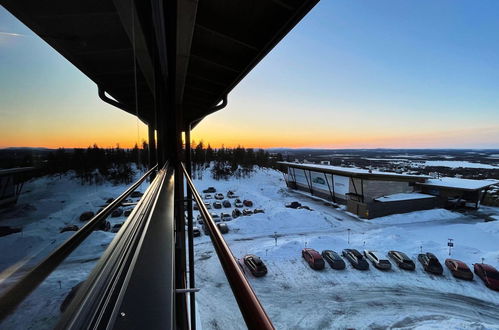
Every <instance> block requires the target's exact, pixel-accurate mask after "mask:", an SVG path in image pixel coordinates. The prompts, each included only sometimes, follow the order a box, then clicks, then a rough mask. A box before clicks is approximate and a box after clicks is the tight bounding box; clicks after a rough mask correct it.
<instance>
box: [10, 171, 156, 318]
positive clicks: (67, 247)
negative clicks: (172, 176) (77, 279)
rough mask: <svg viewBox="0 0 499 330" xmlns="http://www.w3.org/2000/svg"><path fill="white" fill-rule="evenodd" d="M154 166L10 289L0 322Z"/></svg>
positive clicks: (140, 182)
mask: <svg viewBox="0 0 499 330" xmlns="http://www.w3.org/2000/svg"><path fill="white" fill-rule="evenodd" d="M156 167H157V166H154V167H153V168H151V169H150V170H149V171H147V172H146V173H145V174H144V175H143V176H142V177H141V178H140V179H139V180H137V181H136V182H135V183H134V184H133V185H131V186H130V187H129V188H128V189H127V190H125V192H123V193H122V194H121V195H120V196H119V197H117V198H116V199H115V200H114V201H112V202H111V203H110V204H109V205H107V206H106V207H105V208H104V209H102V210H101V211H100V212H98V213H97V214H96V215H95V216H94V217H93V218H92V219H90V220H89V221H88V222H87V224H86V225H85V226H83V227H81V228H80V230H78V231H77V232H76V233H74V234H73V236H71V237H70V238H69V239H67V240H66V241H65V242H64V243H63V244H62V245H61V246H59V247H58V248H57V249H56V250H54V251H53V252H52V253H51V254H50V255H49V256H47V257H46V258H45V259H43V260H42V261H41V262H40V263H38V264H37V265H36V266H35V267H33V268H32V269H31V270H30V271H29V272H28V273H27V274H26V275H24V276H23V277H22V278H21V279H20V280H19V281H17V282H16V283H15V284H14V285H12V286H11V287H10V288H8V289H7V290H6V291H5V292H4V293H3V294H2V296H1V297H0V321H3V320H4V319H5V318H6V317H7V316H9V315H10V314H11V313H12V312H13V311H14V310H15V308H16V307H17V306H18V305H19V304H20V303H21V302H22V301H23V300H24V299H25V298H26V297H27V296H28V295H29V294H30V293H31V292H33V291H34V290H35V289H36V288H37V287H38V285H40V283H42V282H43V281H44V280H45V278H46V277H47V276H48V275H50V273H52V271H54V269H55V268H57V266H59V265H60V264H61V262H62V261H64V259H66V257H67V256H68V255H69V254H71V252H73V251H74V250H75V249H76V248H77V247H78V246H79V245H80V244H81V243H82V242H83V241H84V240H85V239H86V238H87V237H88V236H89V235H90V234H91V233H92V232H93V231H94V230H95V229H96V228H97V226H99V225H100V223H101V221H103V220H104V219H105V218H107V217H108V216H109V214H110V213H111V212H112V211H113V210H114V209H115V208H116V207H118V206H119V205H120V204H121V203H122V202H123V201H124V200H125V199H126V198H127V197H128V196H129V195H130V194H131V193H132V192H133V191H135V190H136V189H137V188H138V187H139V186H140V185H141V184H142V182H144V180H145V179H147V177H148V176H149V175H150V174H151V173H153V172H154V171H155V170H156Z"/></svg>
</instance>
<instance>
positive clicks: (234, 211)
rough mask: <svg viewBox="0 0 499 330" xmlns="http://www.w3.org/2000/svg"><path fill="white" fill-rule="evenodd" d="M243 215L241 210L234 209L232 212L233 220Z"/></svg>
mask: <svg viewBox="0 0 499 330" xmlns="http://www.w3.org/2000/svg"><path fill="white" fill-rule="evenodd" d="M241 215H243V214H242V213H241V210H240V209H234V210H232V217H233V218H237V217H240V216H241Z"/></svg>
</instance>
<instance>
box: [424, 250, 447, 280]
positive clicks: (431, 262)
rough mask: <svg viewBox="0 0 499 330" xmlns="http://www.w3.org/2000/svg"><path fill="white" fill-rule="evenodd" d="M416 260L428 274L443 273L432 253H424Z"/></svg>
mask: <svg viewBox="0 0 499 330" xmlns="http://www.w3.org/2000/svg"><path fill="white" fill-rule="evenodd" d="M418 260H419V262H420V263H421V265H423V268H424V270H425V271H426V272H428V273H431V274H435V275H442V273H443V272H444V269H443V267H442V265H441V264H440V261H438V258H437V257H436V256H435V255H434V254H433V253H430V252H426V253H421V254H418Z"/></svg>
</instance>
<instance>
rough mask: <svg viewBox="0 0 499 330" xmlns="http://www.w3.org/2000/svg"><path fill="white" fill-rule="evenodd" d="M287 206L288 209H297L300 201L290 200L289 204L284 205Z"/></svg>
mask: <svg viewBox="0 0 499 330" xmlns="http://www.w3.org/2000/svg"><path fill="white" fill-rule="evenodd" d="M285 206H286V207H287V208H290V209H297V208H299V207H301V203H298V202H291V203H289V204H286V205H285Z"/></svg>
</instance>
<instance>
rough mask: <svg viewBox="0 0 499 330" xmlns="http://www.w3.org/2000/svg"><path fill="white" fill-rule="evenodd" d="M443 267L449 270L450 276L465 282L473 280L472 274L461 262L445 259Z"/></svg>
mask: <svg viewBox="0 0 499 330" xmlns="http://www.w3.org/2000/svg"><path fill="white" fill-rule="evenodd" d="M445 265H446V266H447V268H449V270H450V272H451V273H452V276H454V277H456V278H460V279H462V280H466V281H472V280H473V273H472V272H471V270H470V268H469V267H468V265H466V264H465V263H464V262H462V261H461V260H457V259H451V258H447V259H445Z"/></svg>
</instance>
